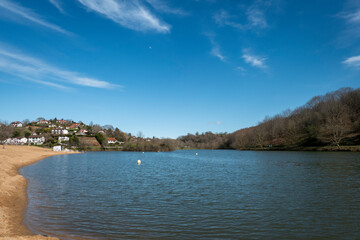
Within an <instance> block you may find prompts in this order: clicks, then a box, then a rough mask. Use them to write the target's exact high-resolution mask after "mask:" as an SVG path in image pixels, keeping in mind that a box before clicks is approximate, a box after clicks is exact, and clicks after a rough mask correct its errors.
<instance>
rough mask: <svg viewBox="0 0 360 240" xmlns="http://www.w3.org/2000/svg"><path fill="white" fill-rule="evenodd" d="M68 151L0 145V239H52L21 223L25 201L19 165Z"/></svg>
mask: <svg viewBox="0 0 360 240" xmlns="http://www.w3.org/2000/svg"><path fill="white" fill-rule="evenodd" d="M62 154H71V153H65V152H53V151H52V150H50V149H44V148H39V147H29V146H6V148H5V149H3V148H2V146H1V147H0V223H1V224H0V239H21V240H22V239H24V240H25V239H56V238H50V237H43V236H40V235H37V236H34V234H33V233H32V232H31V231H30V230H29V229H28V228H27V227H26V226H25V225H24V216H25V211H26V207H27V203H28V199H27V194H26V187H27V183H26V179H25V178H24V177H23V176H21V175H20V174H19V172H18V169H19V168H22V167H24V166H27V165H30V164H33V163H35V162H37V161H40V160H42V159H44V158H47V157H51V156H55V155H62Z"/></svg>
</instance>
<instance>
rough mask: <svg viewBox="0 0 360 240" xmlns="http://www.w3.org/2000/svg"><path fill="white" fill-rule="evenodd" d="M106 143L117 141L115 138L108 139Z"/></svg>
mask: <svg viewBox="0 0 360 240" xmlns="http://www.w3.org/2000/svg"><path fill="white" fill-rule="evenodd" d="M108 141H113V142H116V141H117V140H116V139H115V138H108Z"/></svg>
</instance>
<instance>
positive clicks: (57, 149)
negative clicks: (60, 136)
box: [53, 146, 61, 152]
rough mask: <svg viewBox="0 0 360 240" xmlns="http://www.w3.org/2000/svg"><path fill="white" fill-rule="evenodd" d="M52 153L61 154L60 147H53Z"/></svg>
mask: <svg viewBox="0 0 360 240" xmlns="http://www.w3.org/2000/svg"><path fill="white" fill-rule="evenodd" d="M53 151H54V152H61V146H54V147H53Z"/></svg>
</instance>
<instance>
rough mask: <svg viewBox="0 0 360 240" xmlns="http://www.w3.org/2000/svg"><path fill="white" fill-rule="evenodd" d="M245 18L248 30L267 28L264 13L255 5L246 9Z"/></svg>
mask: <svg viewBox="0 0 360 240" xmlns="http://www.w3.org/2000/svg"><path fill="white" fill-rule="evenodd" d="M246 16H247V19H248V28H251V29H253V28H257V29H264V28H267V27H268V24H267V21H266V18H265V14H264V12H263V11H262V10H260V8H259V7H258V6H256V5H253V6H251V7H249V8H248V9H247V11H246Z"/></svg>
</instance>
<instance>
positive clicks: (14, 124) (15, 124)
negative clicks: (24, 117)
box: [11, 121, 23, 128]
mask: <svg viewBox="0 0 360 240" xmlns="http://www.w3.org/2000/svg"><path fill="white" fill-rule="evenodd" d="M11 126H13V127H19V128H21V127H22V126H23V124H22V123H21V122H19V121H16V122H12V123H11Z"/></svg>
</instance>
